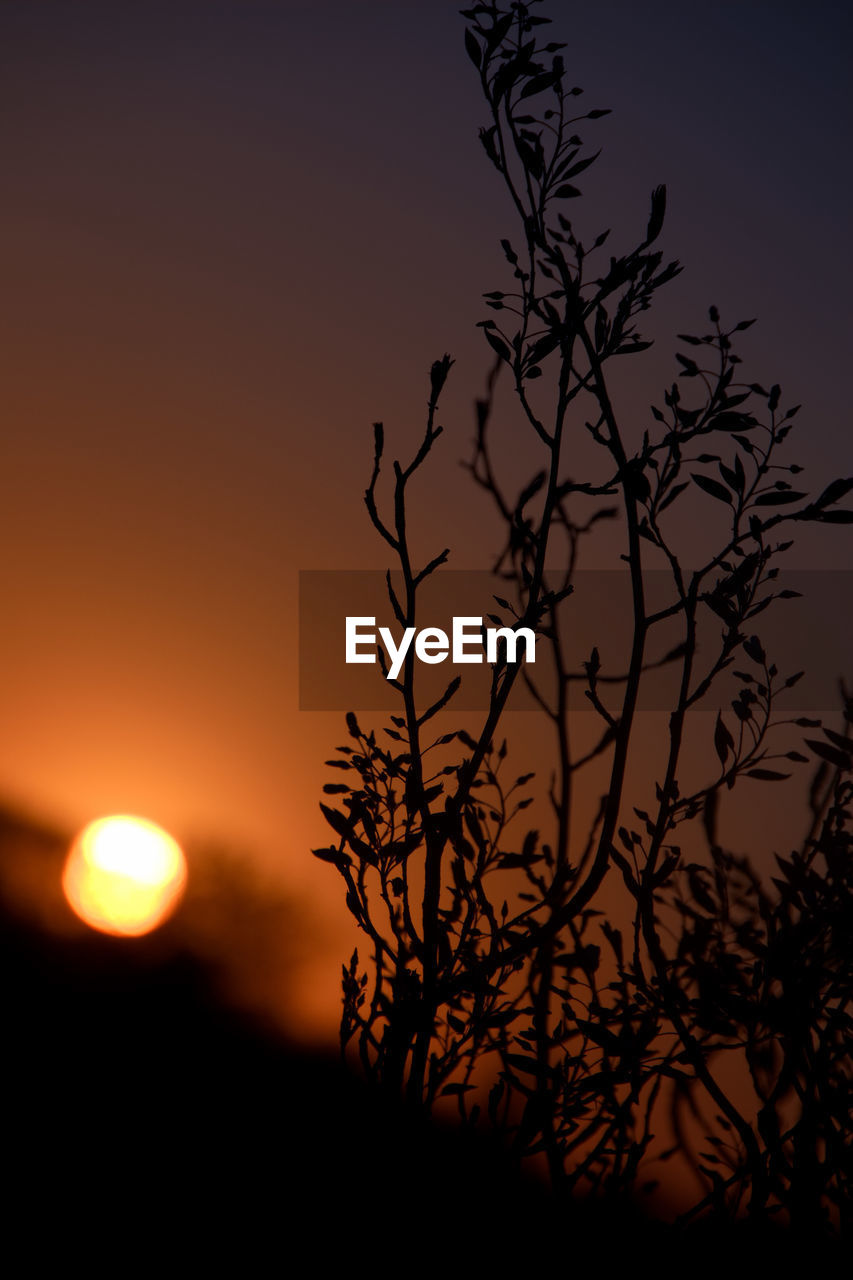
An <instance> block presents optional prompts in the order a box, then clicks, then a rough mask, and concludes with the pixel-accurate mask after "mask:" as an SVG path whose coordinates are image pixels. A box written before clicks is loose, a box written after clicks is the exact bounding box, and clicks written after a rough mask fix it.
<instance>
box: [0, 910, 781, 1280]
mask: <svg viewBox="0 0 853 1280" xmlns="http://www.w3.org/2000/svg"><path fill="white" fill-rule="evenodd" d="M0 938H1V939H2V941H0V947H1V948H2V954H1V955H0V974H2V1001H3V1009H4V1022H5V1026H4V1030H5V1035H4V1053H3V1072H4V1086H5V1087H4V1089H3V1100H4V1102H3V1152H4V1164H5V1170H6V1181H7V1186H8V1188H9V1190H8V1191H7V1195H6V1200H5V1210H6V1211H5V1214H4V1218H5V1232H6V1242H7V1248H14V1247H17V1249H19V1250H22V1251H24V1253H25V1256H26V1257H27V1259H28V1260H29V1265H32V1266H33V1267H36V1268H37V1267H38V1266H39V1265H40V1264H44V1263H49V1262H52V1261H54V1260H61V1261H62V1262H63V1263H71V1262H73V1261H76V1260H80V1261H81V1262H83V1263H85V1264H86V1265H87V1266H89V1267H90V1269H91V1267H95V1268H96V1269H98V1268H100V1267H101V1266H103V1267H104V1268H105V1269H106V1270H109V1271H110V1272H111V1274H116V1275H118V1274H123V1273H124V1272H126V1271H132V1270H133V1268H134V1264H135V1263H137V1262H139V1261H140V1260H141V1259H144V1258H152V1257H154V1258H157V1259H159V1263H158V1265H161V1266H162V1267H163V1268H164V1269H165V1270H166V1272H168V1270H169V1268H170V1266H171V1265H173V1263H177V1262H178V1261H180V1260H181V1259H184V1260H186V1262H187V1263H188V1264H189V1265H192V1266H196V1265H199V1264H202V1263H206V1262H216V1261H217V1260H219V1259H221V1258H223V1257H225V1256H226V1255H233V1254H236V1255H238V1256H240V1257H242V1258H243V1259H244V1260H246V1259H252V1258H254V1259H261V1260H266V1261H267V1262H269V1264H270V1265H284V1264H285V1263H288V1262H290V1263H297V1264H298V1265H299V1267H300V1269H301V1268H303V1267H313V1266H317V1267H328V1266H334V1267H341V1268H343V1267H344V1266H347V1267H352V1266H354V1265H356V1264H357V1263H358V1262H361V1263H363V1264H364V1265H366V1266H368V1267H369V1268H370V1269H371V1270H373V1271H375V1272H376V1273H378V1274H391V1273H392V1272H393V1273H397V1272H399V1271H405V1272H406V1273H412V1272H414V1273H415V1274H418V1273H420V1272H421V1271H424V1272H426V1271H430V1272H433V1271H435V1270H436V1269H437V1268H440V1269H442V1270H446V1271H449V1272H450V1273H451V1274H456V1273H457V1272H460V1273H461V1271H462V1270H463V1268H465V1269H467V1267H468V1266H469V1265H477V1266H478V1267H482V1266H483V1265H484V1264H485V1265H490V1266H493V1267H497V1266H501V1267H503V1266H505V1267H506V1268H507V1270H509V1269H510V1267H512V1268H515V1267H516V1266H518V1265H523V1266H530V1265H534V1264H535V1265H537V1266H541V1265H544V1264H545V1263H548V1264H549V1267H550V1266H552V1265H553V1268H554V1270H565V1272H566V1274H568V1273H569V1271H574V1269H575V1267H576V1266H577V1265H578V1263H579V1262H581V1261H583V1263H584V1265H587V1264H589V1265H594V1264H595V1263H596V1262H597V1261H598V1262H600V1261H602V1260H604V1259H606V1260H607V1261H608V1262H609V1263H618V1264H620V1265H631V1264H634V1265H637V1264H639V1263H640V1262H646V1263H649V1264H650V1265H652V1266H654V1267H655V1268H656V1270H657V1273H658V1274H669V1273H671V1274H682V1273H683V1271H684V1269H685V1267H686V1268H687V1269H688V1270H693V1271H695V1270H696V1268H697V1265H698V1262H699V1260H700V1259H705V1260H706V1261H709V1260H711V1259H712V1258H714V1257H717V1256H718V1255H719V1256H721V1257H724V1258H725V1259H727V1261H726V1265H727V1266H728V1268H729V1270H733V1269H734V1270H735V1271H736V1273H740V1271H741V1269H742V1270H743V1274H747V1272H748V1270H749V1271H750V1273H751V1269H752V1268H753V1267H754V1265H755V1263H756V1262H757V1261H759V1260H763V1261H764V1262H766V1261H767V1260H768V1257H769V1256H771V1255H773V1254H778V1253H779V1250H780V1248H781V1247H784V1243H785V1242H784V1240H781V1242H780V1241H777V1240H776V1239H775V1238H774V1237H772V1236H768V1237H765V1238H763V1239H762V1240H760V1241H757V1242H756V1241H750V1240H749V1239H747V1237H746V1235H745V1234H744V1233H742V1232H739V1231H732V1232H731V1233H730V1234H728V1235H726V1237H725V1238H722V1237H721V1236H719V1235H718V1234H717V1235H713V1236H712V1235H709V1234H708V1233H707V1232H702V1231H701V1230H698V1231H697V1230H694V1231H692V1232H690V1233H687V1234H684V1233H679V1234H677V1235H676V1234H674V1233H673V1232H672V1231H671V1229H668V1228H665V1227H662V1226H660V1225H656V1224H653V1223H649V1222H647V1221H645V1220H644V1219H643V1218H642V1217H641V1216H640V1214H639V1213H637V1212H636V1211H634V1210H633V1209H632V1208H631V1207H630V1206H627V1205H624V1206H615V1205H609V1206H605V1205H593V1204H589V1203H586V1204H584V1205H581V1206H578V1205H575V1206H570V1207H568V1208H566V1207H565V1206H563V1207H562V1208H561V1209H558V1208H557V1207H556V1206H555V1205H554V1204H553V1202H552V1201H550V1200H549V1198H548V1196H547V1194H546V1193H545V1192H544V1191H543V1190H542V1189H541V1188H539V1187H538V1186H537V1185H535V1184H533V1183H531V1182H529V1181H525V1180H523V1179H522V1178H521V1177H520V1176H519V1175H518V1174H517V1173H516V1171H515V1170H514V1168H513V1166H512V1164H511V1162H510V1160H509V1159H508V1157H507V1156H506V1154H505V1153H503V1152H501V1151H500V1150H499V1149H497V1148H495V1147H494V1146H492V1145H491V1144H490V1143H489V1142H488V1141H487V1139H485V1138H482V1137H479V1136H476V1135H472V1134H463V1133H460V1132H459V1131H455V1130H453V1129H452V1128H441V1127H439V1126H436V1125H434V1124H433V1125H430V1126H428V1125H426V1124H423V1123H421V1122H420V1121H419V1120H418V1119H417V1117H414V1116H413V1115H411V1114H410V1113H407V1112H406V1111H405V1110H404V1109H403V1108H398V1107H394V1106H391V1105H390V1104H388V1103H387V1102H383V1101H381V1100H379V1099H378V1098H377V1097H375V1096H371V1095H370V1094H369V1093H368V1092H367V1091H366V1090H365V1089H364V1088H363V1086H362V1085H361V1084H360V1083H359V1082H358V1081H357V1080H355V1079H353V1078H352V1077H351V1076H350V1075H349V1074H348V1073H347V1072H346V1071H345V1070H344V1069H343V1068H342V1067H341V1066H340V1065H339V1064H338V1063H336V1062H334V1061H330V1060H328V1059H326V1058H324V1057H321V1056H311V1055H306V1054H304V1053H302V1054H300V1053H296V1052H294V1051H293V1050H292V1049H290V1048H289V1047H288V1046H287V1045H286V1044H285V1043H284V1042H282V1041H281V1040H279V1039H277V1038H276V1037H274V1036H273V1035H271V1034H270V1033H269V1032H265V1031H262V1030H260V1029H259V1028H257V1027H256V1026H254V1025H253V1024H251V1023H250V1022H248V1021H246V1020H244V1019H243V1018H242V1017H241V1016H239V1015H238V1014H236V1013H234V1012H233V1011H230V1010H228V1009H226V1008H224V1007H222V1006H221V1004H219V1003H218V1002H217V1000H216V999H215V998H214V996H213V995H212V987H211V985H210V984H209V983H208V981H207V976H206V974H205V972H204V970H203V968H202V967H201V966H200V965H199V964H198V962H196V961H195V960H194V959H192V958H190V957H188V956H186V955H183V954H180V953H172V954H169V955H164V949H163V947H162V945H161V944H158V943H157V942H156V940H153V939H152V940H145V939H139V940H129V941H125V940H112V939H109V938H100V937H98V936H95V935H92V936H91V937H88V936H87V937H85V938H83V939H77V940H72V941H68V940H57V939H53V938H50V937H47V936H44V935H41V934H39V933H37V932H36V931H34V930H33V929H32V928H30V927H28V926H24V925H23V924H22V923H21V922H20V921H19V920H17V919H15V918H14V917H13V916H11V915H10V914H9V912H8V911H7V910H5V909H3V910H2V916H0ZM170 1260H172V1261H170ZM251 1265H254V1264H250V1266H251Z"/></svg>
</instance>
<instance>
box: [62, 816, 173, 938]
mask: <svg viewBox="0 0 853 1280" xmlns="http://www.w3.org/2000/svg"><path fill="white" fill-rule="evenodd" d="M186 880H187V863H186V859H185V857H184V855H183V851H182V850H181V847H180V845H179V844H178V843H177V842H176V841H175V840H173V839H172V837H171V836H170V835H169V834H168V832H166V831H164V830H163V828H162V827H158V826H156V825H155V824H154V823H153V822H148V821H147V820H146V819H145V818H135V817H131V816H130V815H129V814H117V815H115V816H113V817H109V818H98V819H97V821H95V822H90V823H89V825H88V826H87V827H84V829H83V830H82V831H81V832H80V834H79V835H78V836H77V838H76V840H75V841H74V843H73V844H72V846H71V850H70V852H69V854H68V858H67V860H66V863H65V870H64V871H63V873H62V888H63V891H64V893H65V896H66V898H67V899H68V902H69V904H70V906H71V907H72V909H73V910H74V911H75V912H76V913H77V915H78V916H79V917H80V919H81V920H83V921H85V923H86V924H88V925H91V927H92V928H93V929H100V930H101V931H102V932H103V933H112V934H118V935H119V936H122V937H139V936H140V935H141V934H143V933H149V932H150V931H151V930H152V929H156V928H157V926H158V925H160V924H162V923H163V921H164V920H166V919H167V918H168V916H170V915H171V914H172V912H173V911H174V909H175V907H176V906H177V904H178V901H179V899H180V897H181V894H182V893H183V891H184V886H185V884H186Z"/></svg>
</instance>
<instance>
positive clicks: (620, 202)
mask: <svg viewBox="0 0 853 1280" xmlns="http://www.w3.org/2000/svg"><path fill="white" fill-rule="evenodd" d="M546 12H548V13H550V14H551V16H552V17H553V18H554V20H555V24H554V28H553V38H555V39H566V40H568V42H569V47H568V49H567V50H566V51H565V57H566V63H567V67H568V74H569V76H570V77H571V78H572V79H573V80H574V81H576V82H577V83H578V84H580V85H583V86H584V87H585V90H586V96H585V97H584V99H583V100H582V101H583V103H584V104H585V107H586V109H589V108H592V107H611V108H613V115H611V116H608V117H607V118H606V119H604V120H602V121H600V122H597V123H596V124H589V125H587V126H585V128H584V137H585V140H587V141H588V142H589V143H590V145H593V146H594V147H598V146H599V145H603V146H604V154H603V156H602V158H601V160H600V161H599V162H598V164H597V165H596V166H594V167H593V168H592V169H591V170H590V171H589V172H588V173H587V174H585V175H584V182H583V184H582V185H583V190H584V194H585V196H586V199H585V201H584V202H583V203H584V209H583V212H582V213H578V220H579V222H580V223H581V225H582V226H585V227H588V228H589V229H590V230H592V231H593V232H595V231H598V230H600V229H603V228H604V227H606V226H613V227H614V238H617V237H619V236H621V237H622V243H623V244H625V245H627V238H628V237H629V236H630V235H632V234H634V233H635V232H636V231H638V230H639V231H642V229H643V228H644V227H645V221H646V218H647V213H648V198H649V192H650V190H651V188H652V187H653V186H655V185H656V184H658V183H660V182H666V183H667V185H668V192H669V210H670V213H669V218H668V224H667V229H666V231H665V235H664V239H663V246H664V249H665V252H667V254H668V255H670V256H672V257H678V258H679V259H680V260H681V261H682V262H683V263H684V264H685V267H686V269H685V271H684V272H683V274H682V275H681V276H680V277H679V278H678V280H676V281H675V282H674V283H673V284H672V285H670V286H669V287H668V289H667V290H666V293H665V296H664V295H659V297H660V303H659V305H658V307H657V309H656V312H655V318H654V321H653V323H652V330H651V332H652V333H653V334H654V335H655V336H656V337H657V339H658V344H657V346H656V348H655V349H654V352H653V353H651V355H650V359H649V360H647V361H646V362H645V364H644V367H643V369H642V371H635V372H634V374H633V377H634V378H635V380H636V381H634V382H632V383H631V384H625V387H624V388H623V395H624V397H625V398H626V400H627V403H628V405H629V409H630V411H631V412H633V411H634V410H633V408H632V406H633V405H634V404H636V405H637V406H638V412H640V413H641V414H644V413H645V411H646V406H647V405H648V402H649V400H650V399H651V398H652V396H653V395H654V396H656V397H657V398H659V392H658V391H657V388H659V387H660V386H662V385H666V384H667V383H668V382H669V381H671V379H672V377H673V375H674V369H673V364H672V349H673V335H674V333H675V332H677V331H684V330H687V331H691V330H693V329H696V328H701V326H702V324H703V322H704V319H705V316H706V314H707V307H708V304H709V303H716V304H717V305H718V306H719V307H720V309H721V311H722V313H723V317H724V319H730V320H732V321H736V320H739V319H742V318H751V317H752V316H758V317H759V320H760V323H759V324H758V325H756V326H755V327H754V328H753V329H752V330H750V332H749V334H748V335H747V339H746V340H745V341H744V343H743V347H742V351H743V354H744V356H745V357H746V358H747V359H748V361H749V364H748V366H747V368H748V371H749V376H750V377H752V378H755V379H758V380H761V381H764V382H765V383H770V382H773V381H780V382H782V384H783V387H784V389H785V397H784V398H785V400H786V402H802V403H803V404H804V406H805V407H804V410H803V413H802V414H801V419H800V422H801V425H799V427H798V429H799V433H800V438H799V444H798V446H797V454H798V457H797V460H798V461H801V462H803V461H806V462H807V463H808V467H809V470H808V474H807V477H806V478H807V479H808V480H809V481H810V482H811V483H812V484H814V485H818V484H820V483H821V482H822V481H824V480H825V479H828V478H831V477H832V476H833V475H835V474H839V473H842V474H849V473H851V472H853V465H852V464H853V450H851V445H850V440H851V425H850V411H849V400H848V394H847V377H848V363H849V351H850V338H851V325H850V319H849V299H850V297H851V294H852V293H853V268H851V253H850V245H849V215H850V209H851V204H853V191H851V174H850V165H849V161H847V160H845V159H844V157H845V156H847V155H848V154H849V137H850V126H851V91H850V83H851V82H850V75H849V49H850V47H851V36H853V20H851V16H850V13H849V12H847V11H843V10H842V6H839V5H837V4H834V3H828V2H827V0H820V2H818V3H815V2H811V3H770V2H767V3H761V2H756V0H739V2H738V3H718V4H715V5H703V6H690V7H689V8H688V7H685V6H684V5H683V4H678V3H673V2H670V0H665V2H660V0H651V2H650V3H647V4H645V5H637V4H635V3H627V2H623V0H619V2H616V3H597V4H587V5H578V4H568V3H565V2H560V0H554V2H553V3H551V4H550V5H549V6H547V8H546ZM462 31H463V22H462V19H461V18H460V17H459V16H458V14H457V6H456V5H455V4H448V3H444V2H443V0H442V2H438V0H430V3H429V4H427V3H413V2H405V0H402V2H401V0H385V2H384V3H380V2H377V0H361V2H360V3H358V4H353V3H349V2H347V3H343V2H342V0H335V2H334V3H326V4H308V3H300V2H293V0H279V2H277V3H272V2H264V3H261V2H260V0H239V3H238V2H237V0H234V2H232V3H222V2H221V0H204V2H201V0H197V2H193V3H190V2H188V0H170V2H169V3H157V2H155V0H145V2H134V0H128V2H123V3H121V4H116V3H114V0H112V2H103V3H92V2H91V0H74V3H67V2H63V3H55V2H52V0H2V2H0V172H2V174H3V177H4V196H3V201H2V205H0V280H2V308H0V361H2V395H3V409H4V437H3V454H2V456H3V467H2V473H0V486H2V491H0V539H2V547H3V556H2V562H0V589H2V599H3V604H4V610H3V618H4V621H3V626H2V631H0V708H2V724H3V733H2V735H0V792H2V795H3V796H4V797H5V798H6V800H7V801H8V802H9V803H12V804H21V805H24V806H27V807H29V808H30V809H31V810H33V811H35V812H38V813H40V814H44V815H46V816H48V817H50V818H51V819H53V820H56V821H59V822H61V823H67V824H69V825H71V826H79V825H81V824H82V823H83V822H85V821H88V820H89V819H90V818H92V817H94V816H96V815H98V814H101V813H104V812H113V811H131V812H142V813H144V814H146V815H147V816H149V817H151V818H152V819H154V820H155V821H157V822H160V823H162V824H163V825H165V826H167V827H169V828H170V829H171V830H173V831H174V832H175V834H177V835H178V836H179V837H181V838H203V837H214V836H215V838H216V839H217V840H220V841H224V842H226V843H228V844H230V845H232V846H234V847H236V848H240V849H245V850H246V851H247V852H249V853H250V854H251V855H252V856H253V857H254V858H255V859H256V860H257V861H258V862H259V863H262V864H263V865H264V866H265V867H267V868H271V869H274V870H275V871H276V873H279V872H280V874H281V876H282V878H283V879H284V880H285V881H286V882H287V883H288V884H290V885H293V886H295V887H298V888H299V889H300V890H302V891H304V892H307V893H311V894H314V895H318V896H319V898H321V899H322V900H323V901H328V902H331V901H332V895H333V894H334V902H335V904H336V906H335V907H334V910H335V911H337V912H338V914H337V916H336V917H335V918H336V919H342V918H343V915H342V908H340V904H339V903H338V902H337V893H336V890H337V885H336V884H335V885H334V887H332V885H331V883H330V882H331V873H330V871H329V868H328V867H326V866H324V865H319V864H317V863H316V862H315V861H314V860H313V859H311V858H310V856H309V855H308V852H307V850H308V848H309V847H310V845H311V844H312V843H317V842H318V841H325V840H326V838H327V837H326V832H325V830H324V824H323V821H322V818H321V817H320V816H319V812H318V808H317V800H318V798H319V791H320V786H321V783H322V781H323V780H324V778H325V775H324V771H323V766H322V762H323V760H324V759H325V758H326V757H327V756H328V755H330V754H331V748H332V747H333V746H334V744H335V742H337V741H340V740H342V736H341V735H342V728H341V726H342V717H341V716H339V715H332V714H327V713H313V714H312V713H307V712H306V713H300V712H299V711H298V696H297V670H296V661H297V634H296V608H297V581H298V578H297V575H298V571H299V569H300V568H334V569H339V568H384V566H385V562H386V561H385V555H384V550H383V547H382V545H381V544H380V543H379V542H378V540H377V538H376V536H375V535H374V533H373V531H372V529H371V528H370V525H369V522H368V520H367V517H366V515H365V512H364V510H363V506H362V501H361V495H362V492H363V488H364V484H365V482H366V480H367V478H368V475H369V466H370V449H371V435H370V424H371V422H372V421H373V420H374V419H376V418H382V419H384V421H385V423H386V428H387V431H388V435H389V449H391V450H394V451H396V450H397V449H400V450H405V448H406V445H407V442H410V441H411V440H412V439H413V438H414V435H415V433H417V432H418V431H419V430H420V429H421V424H422V412H423V405H424V401H425V398H426V389H427V371H428V369H429V365H430V363H431V362H432V360H433V359H435V358H436V357H437V356H439V355H441V354H442V352H444V351H449V352H451V353H452V354H453V355H454V356H455V357H456V360H457V363H456V366H455V367H454V369H453V371H452V376H451V382H450V384H449V387H448V393H447V396H446V399H445V402H444V405H443V412H442V415H441V419H442V421H443V422H444V424H445V427H446V435H445V437H444V439H443V441H442V449H443V452H442V453H441V455H440V457H439V456H438V455H437V456H436V460H435V469H434V473H433V478H432V479H431V480H430V482H429V483H428V484H426V485H425V486H423V489H422V494H423V501H424V511H425V513H426V514H425V515H424V516H422V517H421V523H420V524H418V526H417V527H418V528H419V529H420V530H421V531H422V532H423V533H424V535H427V534H429V535H430V537H432V536H437V537H440V538H441V539H442V542H443V541H449V542H450V544H451V545H452V546H453V547H454V549H455V556H454V563H455V564H456V566H457V567H483V566H484V565H485V564H487V563H488V561H489V558H490V555H491V552H492V551H493V549H494V547H495V539H496V536H497V531H496V530H495V529H494V526H492V525H490V523H489V520H488V519H487V518H486V517H487V509H486V507H485V506H484V505H478V504H479V499H478V498H472V496H471V492H470V489H469V488H468V484H467V481H466V477H465V475H464V472H463V471H462V470H461V468H460V467H459V466H458V465H457V463H458V460H459V459H460V458H462V457H463V456H465V454H466V451H467V448H468V445H469V441H470V437H471V432H472V401H473V399H474V397H475V396H476V395H478V394H480V392H481V390H482V385H483V380H484V377H485V374H486V371H487V368H488V364H489V352H488V349H487V348H486V347H485V345H484V344H483V342H482V336H481V334H480V332H479V331H478V330H477V329H476V328H475V325H476V322H477V320H479V319H481V318H483V316H484V315H488V314H489V313H488V312H485V311H484V309H483V304H482V301H481V297H480V295H481V293H482V292H483V291H484V290H486V289H493V288H500V287H502V286H503V285H504V284H505V282H506V276H505V274H504V266H505V264H504V262H503V258H502V255H501V253H500V250H499V248H498V247H497V242H498V240H499V238H500V237H501V236H502V235H507V234H510V235H512V234H513V233H514V231H515V227H514V224H513V221H512V217H511V214H510V211H509V209H508V205H507V201H506V200H505V198H504V194H503V191H502V189H501V187H500V184H499V179H498V176H497V174H496V173H495V171H494V170H493V169H492V168H491V167H490V165H489V164H488V162H487V160H486V159H485V156H484V155H483V153H482V150H481V148H480V146H479V143H478V141H477V129H478V126H479V125H480V124H481V123H482V122H483V119H484V112H483V110H482V108H481V105H480V102H479V95H478V84H477V79H476V75H475V73H474V71H473V68H472V67H471V65H470V63H469V62H468V60H467V58H466V56H465V53H464V50H463V46H462ZM574 212H575V210H573V213H574ZM525 449H526V446H522V447H517V446H513V447H512V450H511V451H510V454H509V456H510V458H511V459H513V460H514V461H515V462H517V463H518V465H519V467H520V468H521V469H522V470H523V471H527V469H528V468H531V467H532V466H533V465H534V462H533V460H532V456H531V457H530V458H528V457H527V455H526V453H525ZM430 485H431V486H432V488H430ZM439 508H440V509H441V510H442V511H443V513H444V517H443V518H444V522H445V528H446V533H444V534H441V535H438V534H436V533H435V530H434V528H432V529H431V528H430V524H429V520H430V519H431V518H434V516H435V512H436V510H437V509H439ZM841 534H846V530H841ZM850 551H851V541H850V538H849V537H844V536H839V533H838V531H836V536H835V537H834V539H833V538H826V539H821V538H818V537H817V536H816V534H814V533H813V532H811V531H809V536H802V537H800V538H799V539H798V547H797V551H796V555H797V557H798V559H797V561H796V563H797V564H799V565H800V566H802V567H806V568H809V567H815V566H817V565H819V564H831V565H834V566H836V567H845V566H846V565H848V564H849V563H850ZM330 910H333V909H332V908H331V907H330ZM335 972H337V971H335Z"/></svg>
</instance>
